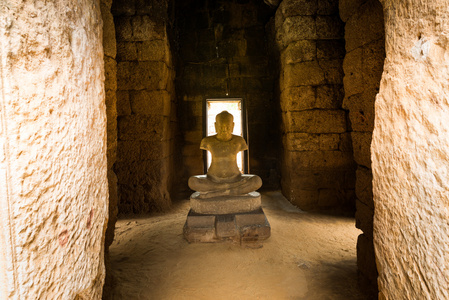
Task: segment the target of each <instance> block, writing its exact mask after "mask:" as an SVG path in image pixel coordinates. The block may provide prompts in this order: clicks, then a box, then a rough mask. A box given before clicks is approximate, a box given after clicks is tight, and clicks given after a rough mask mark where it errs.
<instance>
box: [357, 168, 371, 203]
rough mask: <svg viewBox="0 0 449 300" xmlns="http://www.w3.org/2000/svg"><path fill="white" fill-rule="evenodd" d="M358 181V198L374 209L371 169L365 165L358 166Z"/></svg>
mask: <svg viewBox="0 0 449 300" xmlns="http://www.w3.org/2000/svg"><path fill="white" fill-rule="evenodd" d="M356 174H357V181H356V186H355V192H356V196H357V199H358V200H359V201H360V202H362V203H363V204H365V205H367V206H368V207H369V208H370V209H371V210H374V201H373V173H372V172H371V170H370V169H366V168H363V167H360V166H359V167H358V168H357V173H356Z"/></svg>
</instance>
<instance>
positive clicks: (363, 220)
mask: <svg viewBox="0 0 449 300" xmlns="http://www.w3.org/2000/svg"><path fill="white" fill-rule="evenodd" d="M356 209H357V210H356V212H355V226H356V227H357V228H358V229H361V230H362V231H363V233H364V234H365V235H366V236H367V237H370V238H371V239H372V236H373V218H374V209H372V208H370V207H368V206H367V205H365V204H363V203H362V202H360V201H359V200H358V199H357V200H356Z"/></svg>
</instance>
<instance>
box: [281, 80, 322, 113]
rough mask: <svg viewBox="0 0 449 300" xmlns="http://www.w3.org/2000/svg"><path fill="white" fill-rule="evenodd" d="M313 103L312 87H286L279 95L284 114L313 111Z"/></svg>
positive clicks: (314, 96)
mask: <svg viewBox="0 0 449 300" xmlns="http://www.w3.org/2000/svg"><path fill="white" fill-rule="evenodd" d="M315 101H316V95H315V88H314V87H313V86H298V87H287V88H286V89H284V90H283V91H282V93H281V109H282V111H284V112H288V111H301V110H308V109H313V108H315Z"/></svg>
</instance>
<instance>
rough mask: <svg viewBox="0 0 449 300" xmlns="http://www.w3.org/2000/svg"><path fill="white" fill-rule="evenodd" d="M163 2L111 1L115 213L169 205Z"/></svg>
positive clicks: (168, 82) (169, 85)
mask: <svg viewBox="0 0 449 300" xmlns="http://www.w3.org/2000/svg"><path fill="white" fill-rule="evenodd" d="M167 6H168V1H147V2H146V3H143V2H142V1H129V0H126V1H125V0H117V1H114V3H113V6H112V12H113V14H114V21H115V25H116V39H117V113H118V120H117V126H118V142H117V162H116V164H115V171H116V172H117V177H118V193H119V211H120V212H121V213H146V212H149V211H154V210H164V209H167V208H168V207H169V206H170V205H171V190H172V182H173V177H172V176H173V174H174V170H173V160H174V146H173V145H174V140H175V128H176V126H177V125H176V111H175V100H176V98H175V89H174V78H175V70H174V66H173V60H172V54H171V49H170V41H169V30H168V29H169V24H168V16H167Z"/></svg>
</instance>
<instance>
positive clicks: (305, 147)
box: [284, 132, 340, 151]
mask: <svg viewBox="0 0 449 300" xmlns="http://www.w3.org/2000/svg"><path fill="white" fill-rule="evenodd" d="M339 144H340V135H339V134H313V133H299V132H294V133H287V135H286V139H285V142H284V145H285V146H286V148H287V150H290V151H314V150H338V148H339Z"/></svg>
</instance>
